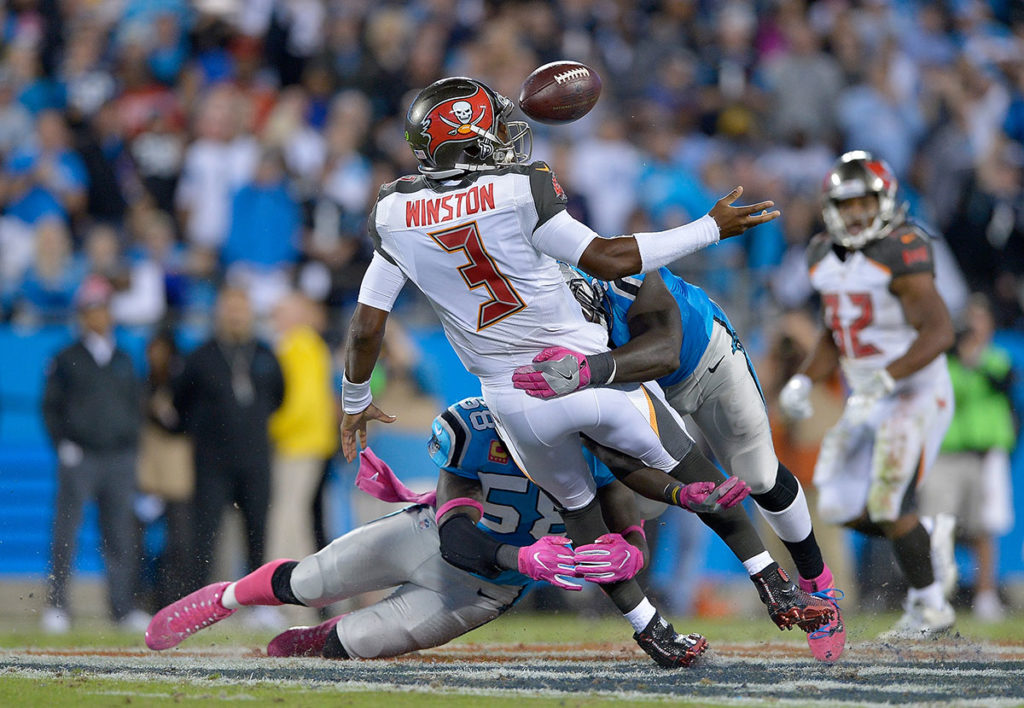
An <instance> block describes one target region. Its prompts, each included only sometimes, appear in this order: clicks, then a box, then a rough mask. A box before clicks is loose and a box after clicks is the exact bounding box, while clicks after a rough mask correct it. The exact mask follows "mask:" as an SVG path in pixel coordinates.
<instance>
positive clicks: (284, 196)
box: [220, 150, 301, 314]
mask: <svg viewBox="0 0 1024 708" xmlns="http://www.w3.org/2000/svg"><path fill="white" fill-rule="evenodd" d="M300 217H301V215H300V212H299V205H298V204H297V203H296V201H295V199H294V197H293V196H292V195H291V193H290V191H289V189H288V184H287V182H286V181H285V169H284V159H283V158H282V156H281V153H280V152H279V151H277V150H266V151H264V153H263V154H262V155H261V156H260V161H259V164H258V166H257V167H256V175H255V177H254V178H253V180H252V182H250V183H249V184H247V185H245V186H244V187H242V188H241V189H240V190H239V191H238V193H237V194H236V195H235V197H234V199H233V200H232V202H231V216H230V226H229V227H228V238H227V241H225V243H224V247H223V248H222V249H221V254H220V255H221V261H222V262H223V263H224V265H225V266H226V267H227V269H228V277H229V278H231V279H232V280H233V281H235V282H239V283H241V284H244V285H245V286H246V289H247V290H248V291H249V296H250V297H251V299H252V301H253V307H254V309H255V310H256V311H257V312H258V313H261V314H264V313H267V312H268V311H269V309H270V308H271V307H272V306H273V305H274V304H275V302H276V301H277V300H278V299H279V298H280V297H281V296H282V295H283V294H284V293H285V292H286V291H287V285H288V278H289V276H290V269H291V266H293V265H294V264H295V263H296V262H297V261H298V259H299V236H300V234H299V227H300V225H301V218H300Z"/></svg>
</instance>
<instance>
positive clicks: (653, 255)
mask: <svg viewBox="0 0 1024 708" xmlns="http://www.w3.org/2000/svg"><path fill="white" fill-rule="evenodd" d="M633 237H634V238H635V239H636V245H637V248H639V249H640V263H641V266H642V269H643V272H644V273H649V272H651V271H652V270H657V269H658V268H661V267H662V266H666V265H668V264H669V263H672V262H673V261H677V260H679V259H680V258H682V257H683V256H688V255H690V254H691V253H696V252H697V251H699V250H700V249H702V248H704V247H706V246H710V245H711V244H713V243H717V242H718V239H719V231H718V224H716V223H715V220H714V219H713V218H712V217H711V215H710V214H705V215H704V216H702V217H701V218H699V219H697V220H696V221H691V222H690V223H689V224H684V225H683V226H677V227H676V228H674V229H668V230H666V231H655V232H653V233H652V232H648V233H640V234H633Z"/></svg>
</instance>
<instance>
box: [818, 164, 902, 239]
mask: <svg viewBox="0 0 1024 708" xmlns="http://www.w3.org/2000/svg"><path fill="white" fill-rule="evenodd" d="M897 186H898V183H897V180H896V177H895V175H893V172H892V170H891V169H890V168H889V166H888V165H887V164H886V163H885V162H884V161H882V160H876V159H875V158H873V157H872V156H871V154H870V153H867V152H864V151H861V150H856V151H853V152H848V153H846V154H844V155H843V156H841V157H840V158H839V159H838V160H837V161H836V163H835V165H833V166H832V169H831V170H830V171H829V173H828V175H827V176H826V177H825V184H824V186H823V188H822V209H821V211H822V217H823V218H824V220H825V226H826V227H827V228H828V232H829V235H831V237H832V240H833V241H835V242H836V243H837V244H839V245H840V246H844V247H846V248H849V249H853V250H857V249H861V248H863V247H864V246H866V245H867V244H868V243H870V242H871V241H876V240H878V239H881V238H885V237H886V236H888V235H889V233H890V232H891V231H892V229H893V227H895V226H896V225H897V224H898V223H899V222H900V221H901V220H902V217H903V215H904V213H905V207H901V206H899V205H897V203H896V190H897Z"/></svg>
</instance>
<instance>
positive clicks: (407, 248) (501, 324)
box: [368, 162, 608, 385]
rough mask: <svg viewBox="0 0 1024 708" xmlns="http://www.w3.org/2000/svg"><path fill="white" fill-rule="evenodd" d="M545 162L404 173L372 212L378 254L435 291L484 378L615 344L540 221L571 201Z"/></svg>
mask: <svg viewBox="0 0 1024 708" xmlns="http://www.w3.org/2000/svg"><path fill="white" fill-rule="evenodd" d="M565 201H566V198H565V194H564V192H563V191H562V188H561V187H560V186H559V185H558V181H557V180H556V179H555V177H554V175H553V174H552V172H551V169H550V168H549V167H548V166H547V165H545V164H544V163H543V162H535V163H533V164H531V165H513V166H509V167H506V168H502V169H499V170H494V171H488V172H475V173H470V174H468V175H467V176H466V177H464V178H463V179H461V180H459V181H458V182H457V183H440V182H437V181H434V180H428V179H426V178H425V177H422V176H415V177H403V178H402V179H399V180H396V181H395V182H392V183H390V184H388V185H385V186H384V187H382V188H381V191H380V193H379V195H378V196H377V203H376V205H375V206H374V209H373V212H372V213H371V214H370V219H369V224H368V228H369V232H370V237H371V238H372V239H373V240H374V245H375V247H376V250H377V252H378V253H379V254H381V255H382V256H383V257H384V258H386V259H387V260H388V261H390V262H391V263H393V264H394V265H397V266H398V267H399V268H400V269H401V271H402V272H403V273H404V274H405V276H406V277H407V278H409V279H410V280H412V281H413V282H414V283H415V284H416V286H417V287H418V288H419V289H420V290H421V291H422V292H423V294H424V295H426V296H427V298H428V299H429V300H430V302H431V304H432V305H433V307H434V310H435V311H436V312H437V314H438V317H440V319H441V324H442V325H443V327H444V331H445V334H446V335H447V337H448V341H449V342H451V344H452V347H453V348H454V349H455V351H456V353H457V354H458V355H459V358H460V359H461V360H462V363H463V365H464V366H465V367H466V369H467V370H468V371H469V372H470V373H472V374H475V375H476V376H478V377H480V379H481V382H482V383H485V384H486V383H492V382H493V383H495V384H496V383H498V382H499V381H504V382H505V383H509V385H510V384H511V379H510V376H511V373H512V370H513V369H515V368H516V367H517V366H521V365H523V364H528V363H529V362H530V361H531V360H532V359H533V357H534V356H536V355H537V354H538V353H539V352H540V351H541V350H542V349H544V348H545V347H549V346H556V345H560V346H564V347H568V348H571V349H574V350H576V351H580V352H582V353H584V354H596V353H598V352H602V351H607V349H608V345H607V341H608V334H607V332H606V331H605V330H604V329H603V328H602V327H601V326H600V325H597V324H592V323H589V322H587V321H586V320H585V319H584V317H583V314H582V312H581V311H580V307H579V305H578V304H577V302H576V300H575V298H574V297H573V296H572V294H571V293H570V292H569V289H568V287H567V286H566V285H565V282H564V281H563V278H562V275H561V273H560V271H559V268H558V264H557V261H555V259H554V258H552V257H551V256H548V255H546V254H544V253H542V252H541V251H540V250H538V248H537V247H536V246H535V245H534V231H535V230H536V229H537V227H538V226H540V225H541V224H543V223H545V222H546V221H547V220H549V219H550V218H552V217H553V216H555V215H557V214H559V213H560V212H562V211H564V209H565Z"/></svg>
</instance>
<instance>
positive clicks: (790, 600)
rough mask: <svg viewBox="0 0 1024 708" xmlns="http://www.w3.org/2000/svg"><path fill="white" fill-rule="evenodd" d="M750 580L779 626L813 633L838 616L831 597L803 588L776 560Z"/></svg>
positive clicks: (773, 620) (769, 614)
mask: <svg viewBox="0 0 1024 708" xmlns="http://www.w3.org/2000/svg"><path fill="white" fill-rule="evenodd" d="M750 579H751V580H752V581H753V582H754V585H755V586H757V594H758V595H760V597H761V602H763V603H764V604H765V607H767V608H768V616H769V617H771V618H772V622H774V623H775V624H776V625H778V627H779V629H793V626H794V625H795V626H797V627H799V628H800V629H802V630H804V631H805V632H813V631H814V630H816V629H819V628H820V627H822V626H824V625H826V624H828V623H829V622H831V621H832V620H833V619H834V618H835V616H836V608H835V605H833V604H832V603H831V602H829V600H828V599H827V598H823V597H816V596H814V595H811V594H810V593H807V592H804V591H803V590H801V589H800V588H799V587H797V585H796V583H794V582H793V581H792V580H790V579H789V576H788V575H786V571H784V570H783V569H782V568H780V567H779V564H778V563H772V564H771V565H770V566H768V567H767V568H765V569H764V570H762V571H761V572H760V573H757V574H755V575H751V576H750Z"/></svg>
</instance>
